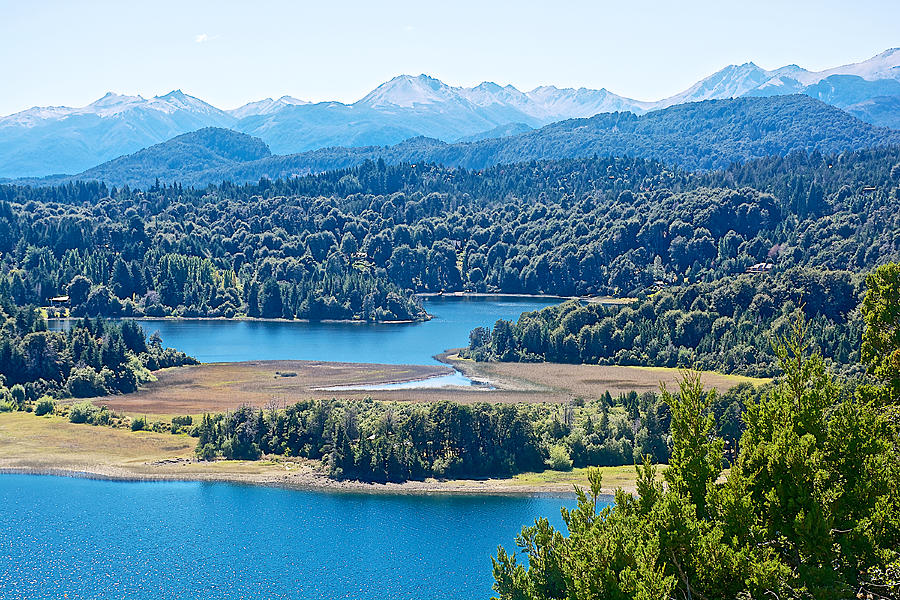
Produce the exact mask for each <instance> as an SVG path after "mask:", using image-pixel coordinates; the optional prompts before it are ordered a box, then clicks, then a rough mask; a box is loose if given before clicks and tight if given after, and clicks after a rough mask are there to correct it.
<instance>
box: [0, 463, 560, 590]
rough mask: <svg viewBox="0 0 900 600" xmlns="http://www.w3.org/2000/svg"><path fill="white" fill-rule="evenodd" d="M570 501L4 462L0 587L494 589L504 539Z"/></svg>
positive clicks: (555, 515)
mask: <svg viewBox="0 0 900 600" xmlns="http://www.w3.org/2000/svg"><path fill="white" fill-rule="evenodd" d="M574 503H575V502H574V500H571V499H560V498H548V497H502V496H399V495H396V496H394V495H364V494H334V493H322V492H304V491H295V490H282V489H275V488H266V487H255V486H245V485H234V484H225V483H196V482H152V483H131V482H109V481H93V480H85V479H74V478H66V477H47V476H37V475H0V506H2V507H3V510H2V511H0V597H2V598H4V599H13V598H28V599H32V600H34V599H43V598H69V599H89V598H90V599H94V598H109V599H114V598H129V599H144V598H147V599H150V598H152V599H168V598H172V599H174V598H247V599H251V598H294V599H314V598H315V599H319V598H321V599H333V598H348V599H360V600H364V599H365V600H368V599H372V600H384V599H405V598H410V599H412V598H434V599H444V598H446V599H460V600H462V599H465V600H470V599H476V598H490V597H491V594H492V592H491V584H492V582H493V578H492V576H491V561H490V557H491V555H492V554H495V553H496V550H497V545H498V544H502V545H503V546H504V547H505V548H507V550H513V549H514V548H515V544H514V539H515V536H516V534H517V533H518V532H519V531H520V529H521V527H522V526H523V525H529V524H532V523H533V522H534V519H535V518H537V517H539V516H545V517H548V518H549V519H550V522H551V523H552V524H553V525H555V526H557V527H562V526H563V523H562V519H561V517H560V514H559V508H560V506H568V507H570V508H571V507H572V506H574Z"/></svg>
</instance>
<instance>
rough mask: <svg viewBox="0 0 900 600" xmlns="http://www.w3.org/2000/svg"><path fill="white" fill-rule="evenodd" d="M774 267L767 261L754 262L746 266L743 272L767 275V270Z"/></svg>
mask: <svg viewBox="0 0 900 600" xmlns="http://www.w3.org/2000/svg"><path fill="white" fill-rule="evenodd" d="M774 268H775V265H774V264H772V263H769V262H765V263H756V264H755V265H752V266H749V267H747V269H746V270H745V271H744V273H753V274H761V275H767V274H768V273H769V271H771V270H772V269H774Z"/></svg>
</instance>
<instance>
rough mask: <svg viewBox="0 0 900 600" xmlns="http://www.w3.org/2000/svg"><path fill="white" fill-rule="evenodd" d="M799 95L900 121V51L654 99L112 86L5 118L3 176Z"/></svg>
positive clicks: (748, 76) (885, 121)
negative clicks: (306, 96) (162, 151)
mask: <svg viewBox="0 0 900 600" xmlns="http://www.w3.org/2000/svg"><path fill="white" fill-rule="evenodd" d="M790 94H804V95H807V96H811V97H813V98H816V99H818V100H821V101H823V102H825V103H828V104H831V105H833V106H837V107H839V108H841V109H843V110H845V111H847V112H848V113H850V114H852V115H854V116H856V117H858V118H859V119H861V120H864V121H867V122H869V123H872V124H875V125H880V126H887V127H894V128H900V110H898V108H900V49H896V48H895V49H891V50H887V51H885V52H882V53H881V54H879V55H877V56H875V57H873V58H871V59H869V60H867V61H864V62H860V63H854V64H849V65H844V66H841V67H836V68H833V69H827V70H825V71H819V72H813V71H808V70H806V69H803V68H801V67H799V66H796V65H788V66H785V67H781V68H779V69H775V70H773V71H768V70H765V69H762V68H760V67H758V66H757V65H755V64H753V63H745V64H743V65H730V66H728V67H725V68H724V69H721V70H720V71H718V72H716V73H714V74H712V75H710V76H709V77H707V78H705V79H703V80H701V81H699V82H697V83H696V84H694V85H692V86H691V87H689V88H688V89H687V90H684V91H683V92H681V93H679V94H676V95H674V96H671V97H669V98H664V99H662V100H658V101H655V102H644V101H639V100H634V99H631V98H626V97H623V96H619V95H616V94H614V93H612V92H610V91H608V90H606V89H599V90H594V89H586V88H579V89H573V88H562V89H561V88H557V87H554V86H542V87H538V88H535V89H533V90H531V91H529V92H522V91H520V90H518V89H516V88H515V87H513V86H511V85H507V86H500V85H497V84H495V83H490V82H485V83H481V84H479V85H477V86H475V87H471V88H466V87H453V86H449V85H447V84H445V83H443V82H441V81H439V80H437V79H434V78H432V77H429V76H427V75H419V76H409V75H401V76H398V77H395V78H393V79H391V80H390V81H388V82H385V83H383V84H381V85H380V86H378V87H377V88H375V89H374V90H372V91H371V92H369V93H368V94H367V95H366V96H364V97H363V98H361V99H360V100H358V101H357V102H354V103H352V104H344V103H340V102H319V103H310V102H306V101H303V100H300V99H297V98H293V97H290V96H282V97H281V98H278V99H271V98H267V99H264V100H259V101H256V102H251V103H248V104H245V105H244V106H241V107H239V108H236V109H233V110H221V109H218V108H216V107H214V106H212V105H210V104H208V103H206V102H204V101H203V100H200V99H199V98H195V97H193V96H190V95H188V94H185V93H183V92H182V91H181V90H176V91H173V92H170V93H168V94H166V95H164V96H156V97H153V98H149V99H147V98H143V97H141V96H122V95H117V94H113V93H108V94H106V95H105V96H103V97H102V98H101V99H99V100H97V101H95V102H93V103H91V104H89V105H87V106H85V107H82V108H68V107H35V108H31V109H28V110H25V111H22V112H19V113H15V114H13V115H9V116H6V117H2V118H0V177H36V176H43V175H49V174H53V173H80V172H82V171H84V170H86V169H88V168H90V167H92V166H94V165H98V164H101V163H104V162H106V161H109V160H111V159H114V158H117V157H119V156H122V155H127V154H130V153H133V152H135V151H137V150H140V149H143V148H147V147H148V146H151V145H153V144H157V143H160V142H162V141H164V140H167V139H170V138H172V137H174V136H177V135H179V134H183V133H187V132H190V131H195V130H197V129H201V128H204V127H221V128H229V129H233V130H236V131H239V132H242V133H246V134H249V135H251V136H255V137H258V138H260V139H261V140H263V141H264V142H265V144H267V145H268V147H269V148H270V149H271V151H272V152H273V153H275V154H282V155H284V154H296V153H300V152H306V151H310V150H316V149H320V148H328V147H335V146H344V147H350V148H354V147H367V146H388V145H394V144H397V143H399V142H401V141H403V140H406V139H409V138H413V137H417V136H426V137H429V138H434V139H436V140H440V141H442V142H455V141H473V142H474V141H478V140H485V139H490V138H494V137H502V136H508V135H510V134H511V133H522V132H524V131H528V130H529V129H533V128H540V127H543V126H545V125H548V124H550V123H554V122H558V121H564V120H567V119H573V118H585V117H591V116H594V115H597V114H601V113H614V112H629V113H633V114H635V115H642V114H646V113H648V112H652V111H658V110H662V109H666V108H669V107H672V106H676V105H680V104H685V103H691V102H698V101H702V100H711V99H727V98H738V97H748V96H749V97H768V96H780V95H790Z"/></svg>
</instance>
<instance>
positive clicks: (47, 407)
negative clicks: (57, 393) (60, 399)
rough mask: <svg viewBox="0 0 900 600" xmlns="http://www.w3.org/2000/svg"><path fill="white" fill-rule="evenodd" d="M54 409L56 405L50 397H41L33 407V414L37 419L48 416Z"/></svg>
mask: <svg viewBox="0 0 900 600" xmlns="http://www.w3.org/2000/svg"><path fill="white" fill-rule="evenodd" d="M55 408H56V403H55V402H54V401H53V398H51V397H50V396H41V397H40V398H38V401H37V404H35V405H34V414H36V415H37V416H39V417H42V416H44V415H48V414H50V413H52V412H53V410H54V409H55Z"/></svg>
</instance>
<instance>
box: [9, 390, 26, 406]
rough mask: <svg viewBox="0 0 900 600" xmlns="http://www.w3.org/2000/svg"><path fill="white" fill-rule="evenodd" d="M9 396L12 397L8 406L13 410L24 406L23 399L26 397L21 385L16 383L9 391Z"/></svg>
mask: <svg viewBox="0 0 900 600" xmlns="http://www.w3.org/2000/svg"><path fill="white" fill-rule="evenodd" d="M9 393H10V396H12V402H10V404H11V405H12V406H13V410H18V409H21V408H22V407H23V406H25V399H26V397H27V395H26V393H25V388H24V387H23V386H22V384H19V383H17V384H16V385H14V386H12V387H11V388H10V389H9Z"/></svg>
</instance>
